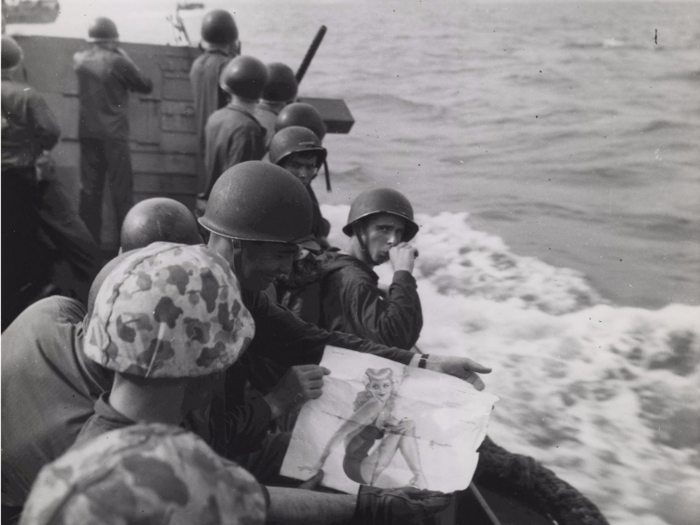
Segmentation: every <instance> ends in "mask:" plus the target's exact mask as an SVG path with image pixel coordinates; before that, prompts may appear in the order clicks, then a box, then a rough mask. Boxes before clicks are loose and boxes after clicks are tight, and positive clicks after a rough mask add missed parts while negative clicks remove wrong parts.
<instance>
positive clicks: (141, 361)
mask: <svg viewBox="0 0 700 525" xmlns="http://www.w3.org/2000/svg"><path fill="white" fill-rule="evenodd" d="M254 332H255V328H254V323H253V318H252V316H251V315H250V313H249V312H248V310H247V309H246V307H245V306H244V305H243V302H242V300H241V295H240V288H239V284H238V281H237V280H236V277H235V276H234V275H233V272H232V271H231V268H230V267H229V265H228V264H227V262H226V261H225V260H224V259H223V258H221V257H220V256H219V255H217V254H216V253H214V252H213V251H211V250H209V249H208V248H207V247H206V246H204V245H197V246H187V245H184V244H171V243H164V242H159V243H153V244H151V245H150V246H148V247H146V248H143V249H141V250H136V251H134V252H133V253H131V254H130V255H129V256H127V257H125V258H124V260H122V261H121V263H120V264H118V265H116V266H115V268H114V269H113V270H112V272H111V273H110V274H109V275H108V276H107V277H106V278H105V280H104V282H103V283H102V286H101V287H100V290H99V292H98V293H97V297H96V299H95V304H94V306H93V310H92V316H91V317H90V321H89V323H88V327H87V332H86V335H85V344H84V353H85V355H86V356H87V357H89V358H90V359H92V360H93V361H95V362H97V363H98V364H100V365H102V366H104V367H105V368H108V369H110V370H114V371H115V372H120V373H123V374H131V375H135V376H142V377H152V378H165V377H169V378H182V377H199V376H205V375H209V374H213V373H215V372H219V371H222V370H225V369H226V368H228V367H229V366H230V365H231V364H233V363H234V362H235V361H236V359H237V358H238V356H239V354H240V353H241V352H243V351H244V350H245V348H247V346H248V344H249V343H250V341H251V340H252V337H253V335H254Z"/></svg>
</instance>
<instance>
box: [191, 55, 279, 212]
mask: <svg viewBox="0 0 700 525" xmlns="http://www.w3.org/2000/svg"><path fill="white" fill-rule="evenodd" d="M267 78H268V75H267V67H265V64H263V63H262V62H261V61H260V60H258V59H257V58H253V57H249V56H239V57H236V58H234V59H233V60H231V62H229V63H228V65H227V66H226V67H225V68H224V70H223V72H222V73H221V85H222V87H223V88H224V89H225V90H226V91H227V92H228V93H229V94H230V95H231V102H229V103H228V105H227V106H226V107H224V108H221V109H219V110H217V111H215V112H214V113H212V115H211V116H210V117H209V120H208V121H207V126H206V132H205V133H206V139H205V143H206V151H205V157H204V163H205V166H206V172H207V179H208V182H207V190H206V191H205V193H204V195H203V197H204V198H205V199H208V198H209V194H210V192H211V189H212V187H213V186H214V183H216V181H217V179H218V178H219V176H220V175H221V174H222V173H223V172H224V171H226V170H227V169H228V168H230V167H232V166H235V165H236V164H239V163H241V162H245V161H248V160H261V159H262V158H263V156H264V155H265V128H264V127H262V125H261V124H260V122H258V119H257V118H255V106H256V104H257V103H258V100H259V99H260V95H261V94H262V91H263V87H264V86H265V83H266V82H267Z"/></svg>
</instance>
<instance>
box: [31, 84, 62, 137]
mask: <svg viewBox="0 0 700 525" xmlns="http://www.w3.org/2000/svg"><path fill="white" fill-rule="evenodd" d="M29 109H30V111H29V114H30V116H31V119H32V125H33V128H34V136H35V139H36V141H37V144H39V146H41V149H43V150H50V149H51V148H53V147H54V146H55V145H56V143H57V142H58V139H59V137H60V136H61V128H60V126H59V125H58V121H57V120H56V117H55V116H54V114H53V112H52V111H51V108H49V105H48V104H47V103H46V100H44V97H42V96H41V95H40V94H38V93H36V92H35V91H33V90H32V94H31V96H30V97H29Z"/></svg>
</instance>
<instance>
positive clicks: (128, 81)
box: [115, 52, 153, 94]
mask: <svg viewBox="0 0 700 525" xmlns="http://www.w3.org/2000/svg"><path fill="white" fill-rule="evenodd" d="M120 54H121V57H120V58H119V60H118V61H117V63H116V64H115V71H116V72H117V73H118V74H119V75H120V76H121V80H122V82H124V85H126V87H127V89H129V90H130V91H136V92H138V93H144V94H148V93H150V92H151V91H153V81H152V80H151V79H150V78H148V77H147V76H146V75H144V74H143V73H141V70H140V69H139V68H138V66H137V65H136V64H135V63H134V62H133V61H132V60H131V58H130V57H129V56H128V55H127V54H126V53H124V52H121V53H120Z"/></svg>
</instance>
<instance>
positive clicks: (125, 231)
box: [120, 197, 203, 252]
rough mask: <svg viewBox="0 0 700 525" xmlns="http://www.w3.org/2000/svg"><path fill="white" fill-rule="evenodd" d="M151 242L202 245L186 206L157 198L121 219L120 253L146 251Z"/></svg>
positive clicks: (142, 204)
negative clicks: (138, 249) (140, 249)
mask: <svg viewBox="0 0 700 525" xmlns="http://www.w3.org/2000/svg"><path fill="white" fill-rule="evenodd" d="M153 242H174V243H179V244H201V243H202V242H203V241H202V236H201V235H200V234H199V228H198V226H197V221H196V219H195V218H194V215H192V212H191V211H190V210H188V209H187V206H185V205H184V204H182V203H181V202H178V201H176V200H173V199H168V198H165V197H156V198H153V199H146V200H143V201H141V202H139V203H137V204H135V205H134V206H133V207H132V208H131V209H130V210H129V213H127V214H126V217H124V222H123V223H122V230H121V242H120V245H121V248H122V250H123V251H125V252H126V251H129V250H135V249H137V248H145V247H146V246H148V245H149V244H151V243H153Z"/></svg>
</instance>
